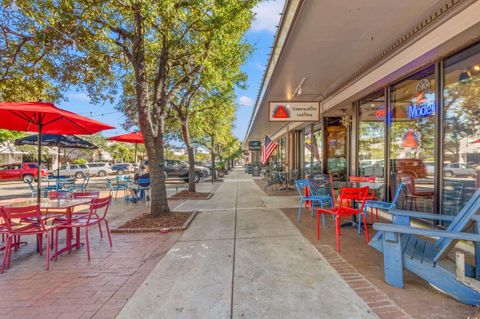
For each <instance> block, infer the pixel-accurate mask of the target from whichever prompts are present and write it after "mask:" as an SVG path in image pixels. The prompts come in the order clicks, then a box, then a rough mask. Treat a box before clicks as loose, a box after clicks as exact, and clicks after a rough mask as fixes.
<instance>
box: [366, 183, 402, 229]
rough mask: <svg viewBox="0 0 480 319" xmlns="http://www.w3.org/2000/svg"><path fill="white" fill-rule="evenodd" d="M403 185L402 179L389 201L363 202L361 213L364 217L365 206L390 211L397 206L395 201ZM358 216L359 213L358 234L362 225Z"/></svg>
mask: <svg viewBox="0 0 480 319" xmlns="http://www.w3.org/2000/svg"><path fill="white" fill-rule="evenodd" d="M404 186H405V184H404V183H403V181H400V184H398V186H397V189H396V190H395V195H394V197H393V200H392V202H391V203H389V202H383V201H378V200H369V201H367V202H366V203H365V207H364V209H363V214H364V215H365V218H366V217H367V208H371V209H380V210H384V211H387V212H390V210H392V209H395V208H396V207H397V203H398V201H399V199H400V195H401V194H402V190H403V187H404ZM360 217H361V216H360V215H359V216H358V225H357V232H358V234H360V230H361V227H362V219H361V218H360ZM372 218H373V214H372ZM392 218H395V216H393V217H392Z"/></svg>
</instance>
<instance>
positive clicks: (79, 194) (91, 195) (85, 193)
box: [73, 191, 100, 198]
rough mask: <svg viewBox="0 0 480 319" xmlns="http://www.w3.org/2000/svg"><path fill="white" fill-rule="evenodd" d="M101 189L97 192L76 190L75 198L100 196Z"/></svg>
mask: <svg viewBox="0 0 480 319" xmlns="http://www.w3.org/2000/svg"><path fill="white" fill-rule="evenodd" d="M99 197H100V191H97V192H75V193H73V198H99Z"/></svg>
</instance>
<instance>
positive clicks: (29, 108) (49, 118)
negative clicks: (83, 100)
mask: <svg viewBox="0 0 480 319" xmlns="http://www.w3.org/2000/svg"><path fill="white" fill-rule="evenodd" d="M0 128H3V129H8V130H15V131H26V132H38V131H39V130H41V132H42V133H50V134H81V135H90V134H95V133H97V132H100V131H103V130H109V129H113V128H114V127H113V126H110V125H107V124H104V123H101V122H98V121H95V120H92V119H89V118H88V117H85V116H81V115H78V114H75V113H72V112H69V111H66V110H62V109H60V108H58V107H56V106H55V105H53V104H52V103H46V102H1V103H0Z"/></svg>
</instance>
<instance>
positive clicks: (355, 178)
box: [349, 176, 375, 183]
mask: <svg viewBox="0 0 480 319" xmlns="http://www.w3.org/2000/svg"><path fill="white" fill-rule="evenodd" d="M349 181H350V182H357V183H375V176H350V177H349Z"/></svg>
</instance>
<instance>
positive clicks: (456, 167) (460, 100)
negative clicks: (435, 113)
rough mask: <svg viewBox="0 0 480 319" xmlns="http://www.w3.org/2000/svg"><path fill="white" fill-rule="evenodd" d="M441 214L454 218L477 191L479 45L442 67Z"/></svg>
mask: <svg viewBox="0 0 480 319" xmlns="http://www.w3.org/2000/svg"><path fill="white" fill-rule="evenodd" d="M444 79H445V80H444V83H445V87H444V89H443V97H444V106H443V112H444V113H443V114H444V123H443V130H444V137H443V196H442V201H443V203H442V213H443V214H448V215H456V214H457V213H458V212H459V211H460V210H461V209H462V207H463V206H464V204H465V203H466V202H467V201H468V200H469V199H470V197H471V196H472V194H473V193H474V192H475V191H476V189H477V188H478V182H477V170H476V167H478V166H479V164H480V44H477V45H476V46H473V47H470V48H468V49H467V50H464V51H462V52H460V53H458V54H456V55H454V56H452V57H451V58H449V59H448V60H446V61H445V63H444Z"/></svg>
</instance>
